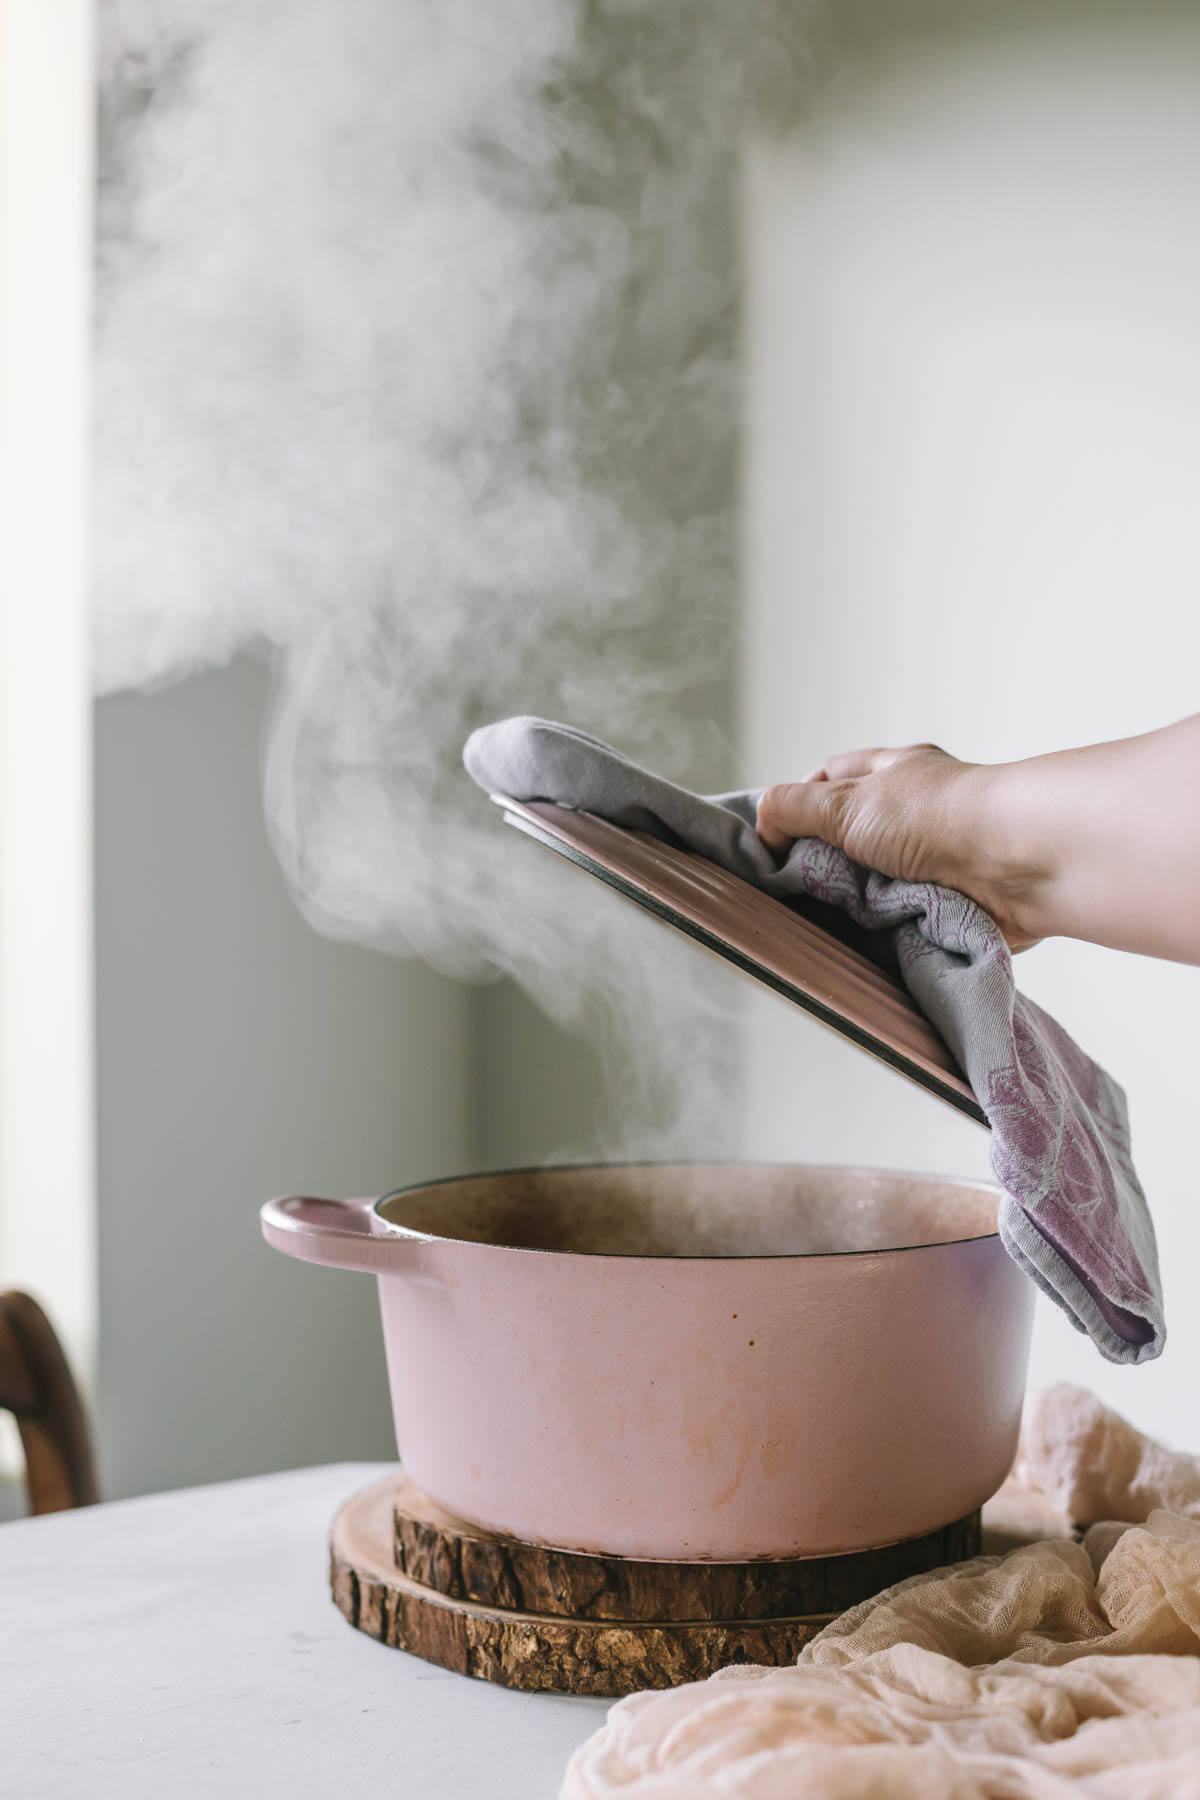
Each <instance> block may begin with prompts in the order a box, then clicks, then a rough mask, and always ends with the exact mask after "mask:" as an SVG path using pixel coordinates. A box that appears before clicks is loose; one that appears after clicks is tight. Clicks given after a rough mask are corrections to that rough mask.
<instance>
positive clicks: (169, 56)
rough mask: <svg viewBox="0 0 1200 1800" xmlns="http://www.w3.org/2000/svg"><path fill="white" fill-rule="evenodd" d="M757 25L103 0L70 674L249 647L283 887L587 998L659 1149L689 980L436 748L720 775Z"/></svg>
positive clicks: (480, 966)
mask: <svg viewBox="0 0 1200 1800" xmlns="http://www.w3.org/2000/svg"><path fill="white" fill-rule="evenodd" d="M780 10H781V16H783V17H785V18H786V19H787V20H788V21H789V25H788V31H789V32H791V33H792V34H793V36H792V37H789V36H788V32H784V31H781V30H779V29H776V28H775V27H774V26H773V23H772V20H771V18H770V17H769V13H768V9H764V8H756V7H755V6H753V5H751V4H748V0H665V3H664V0H625V3H621V0H593V3H583V0H577V3H575V4H570V3H568V0H249V3H247V0H108V3H107V4H106V5H102V19H101V38H102V83H103V95H104V118H103V133H102V150H103V182H102V192H101V257H100V319H99V348H98V370H97V393H96V411H97V420H98V440H99V441H98V452H97V464H98V481H99V493H98V508H97V603H96V620H97V627H96V667H97V673H98V682H99V686H100V688H101V690H102V691H111V690H114V689H117V688H123V687H131V686H147V685H152V684H157V683H162V682H164V681H169V680H174V679H178V678H180V677H181V676H184V675H186V674H188V673H190V672H192V671H195V670H197V669H200V668H202V667H204V666H206V665H212V664H215V663H220V662H224V661H226V660H227V659H228V658H230V657H231V656H233V655H234V654H235V653H237V652H238V651H240V650H242V649H245V648H250V647H258V648H260V649H261V648H264V647H265V648H266V650H267V651H268V652H269V653H270V654H271V656H272V658H273V662H274V668H275V673H276V685H275V692H276V700H275V711H274V718H273V722H272V726H271V732H270V740H269V751H268V756H267V762H266V780H265V796H266V807H267V816H268V822H269V827H270V831H271V835H272V839H273V841H274V844H275V847H276V850H277V853H278V855H279V857H280V860H281V862H282V864H283V866H284V869H285V871H286V873H287V876H288V879H289V881H290V883H291V886H292V889H293V891H294V893H295V896H296V899H297V901H298V903H299V904H300V906H301V907H302V908H303V910H304V911H305V913H306V915H307V916H308V917H309V918H310V919H311V920H312V921H313V923H314V924H316V925H317V926H318V927H319V928H320V929H322V930H324V931H326V932H330V933H333V934H336V935H341V936H347V937H353V938H356V939H359V940H361V941H363V942H367V943H373V944H378V945H383V946H386V947H388V948H392V949H396V950H401V951H415V952H418V953H420V954H421V955H423V956H426V957H428V958H430V959H431V960H433V961H434V962H436V963H437V964H438V965H439V966H441V967H443V968H446V969H449V970H451V971H454V972H458V973H463V974H469V975H478V974H480V973H485V972H487V971H489V970H498V969H499V970H506V971H510V972H512V973H514V974H515V975H516V976H517V977H518V979H520V980H521V981H522V982H523V983H524V984H525V985H526V986H527V987H528V988H529V989H530V990H531V991H532V992H533V994H534V996H535V998H537V999H538V1000H539V1001H540V1003H541V1004H543V1005H544V1006H547V1007H548V1008H549V1009H550V1010H551V1011H553V1012H554V1013H555V1014H556V1015H557V1016H558V1017H560V1018H563V1019H571V1018H574V1017H577V1016H580V1014H581V1012H582V1010H584V1009H586V1010H588V1011H589V1013H591V1012H594V1009H595V1005H596V997H597V995H598V994H599V995H602V996H603V1002H602V1004H603V1007H605V1008H606V1009H607V1018H608V1023H609V1026H610V1027H612V1028H614V1029H615V1031H616V1037H615V1038H613V1037H612V1036H611V1032H610V1043H612V1044H616V1045H618V1046H619V1047H620V1050H621V1056H622V1059H623V1060H626V1061H627V1062H628V1063H629V1067H630V1068H631V1070H632V1072H633V1074H634V1076H635V1084H641V1085H645V1084H646V1083H647V1082H648V1081H649V1077H650V1073H651V1072H653V1076H654V1084H655V1090H656V1097H655V1106H656V1109H658V1108H659V1107H661V1105H662V1103H663V1098H664V1096H663V1083H664V1082H665V1083H666V1085H667V1087H668V1088H669V1089H671V1090H672V1093H671V1094H670V1095H668V1098H669V1099H671V1101H672V1106H671V1107H670V1108H668V1110H673V1111H674V1113H675V1117H676V1120H677V1123H678V1125H679V1130H680V1133H681V1134H682V1135H684V1136H686V1137H687V1138H688V1139H689V1141H690V1142H691V1143H692V1144H693V1146H695V1145H697V1144H698V1143H700V1142H703V1141H704V1132H703V1131H702V1130H701V1131H699V1133H698V1124H697V1121H698V1119H699V1117H700V1116H701V1115H702V1114H704V1113H707V1112H709V1111H710V1110H711V1105H712V1100H711V1085H710V1083H708V1082H704V1081H702V1080H701V1079H700V1077H701V1076H702V1075H703V1074H704V1073H705V1071H707V1072H708V1074H709V1076H712V1075H713V1073H714V1072H719V1071H720V1070H721V1068H722V1061H723V1054H724V1053H723V1052H722V1050H721V1048H720V1045H721V1040H722V1038H723V1036H724V1034H723V1033H722V1032H721V1030H720V1021H719V1016H718V1015H719V1008H718V1007H717V1006H716V1005H715V1003H714V1000H713V997H712V994H711V992H710V991H709V990H707V989H704V988H703V984H701V986H700V987H699V988H698V987H697V984H696V980H695V970H694V968H693V966H692V964H691V962H690V961H689V962H687V963H686V965H685V966H684V971H683V973H682V975H681V969H680V964H679V961H678V959H677V958H676V957H675V956H669V955H667V950H668V948H669V947H668V946H667V945H666V944H665V942H664V939H663V936H662V934H659V933H655V932H652V931H650V930H649V928H647V927H646V926H644V924H643V923H642V922H641V921H639V920H638V919H637V918H636V916H635V915H633V914H632V913H631V912H630V913H628V915H627V910H626V909H624V908H622V907H621V906H619V905H618V904H616V903H614V902H612V901H611V900H607V901H606V900H605V897H604V896H603V894H600V895H598V896H597V898H596V900H595V902H594V903H592V902H591V901H590V896H585V893H584V889H585V887H586V884H585V883H584V882H583V881H582V879H581V878H578V877H574V876H572V875H570V874H565V873H564V875H563V876H562V877H560V876H559V872H558V871H557V869H556V868H555V867H554V866H553V865H552V864H551V862H550V859H549V858H548V857H547V856H544V855H542V854H540V853H539V852H537V851H536V850H534V849H533V848H531V847H530V846H527V845H525V844H517V843H512V842H510V841H509V838H508V834H506V833H504V832H503V831H502V829H501V827H500V826H499V824H498V821H497V819H496V817H495V816H494V810H493V809H492V808H490V807H489V806H488V805H487V803H486V801H485V800H484V799H483V798H482V796H480V795H479V794H478V793H477V792H476V791H475V790H474V789H473V788H472V787H471V786H470V784H469V783H468V782H467V780H466V778H465V777H464V776H463V775H462V773H461V770H460V767H459V752H460V748H461V745H462V742H463V740H464V738H465V737H466V735H467V733H468V731H469V730H470V729H471V728H472V727H473V726H474V725H476V724H478V723H480V722H481V721H483V720H485V719H489V718H494V717H498V716H500V715H502V714H504V713H508V712H535V713H540V714H544V715H550V716H561V717H564V718H567V719H570V720H571V721H573V722H574V723H576V724H578V725H580V726H583V727H585V728H588V729H590V730H593V731H596V732H599V733H600V734H601V735H604V736H607V737H610V738H613V739H615V740H616V741H617V742H619V743H620V744H621V745H622V747H623V748H625V749H626V750H628V751H630V752H632V753H633V754H635V755H640V756H643V757H645V758H648V759H650V760H652V761H654V762H655V763H657V764H658V766H660V767H661V768H663V769H664V771H666V772H668V773H672V774H674V775H676V776H679V777H681V778H684V779H689V778H690V779H696V778H697V777H701V778H704V779H708V780H714V781H724V780H726V779H729V780H731V779H732V778H733V775H734V770H733V769H732V768H730V767H728V766H726V765H727V761H728V732H727V727H726V724H725V721H727V720H728V718H729V716H730V713H729V707H730V692H731V684H730V671H731V665H732V662H733V658H734V654H735V650H734V634H733V628H732V604H733V594H734V587H735V579H736V575H735V542H736V518H735V511H736V507H735V499H736V487H737V478H736V467H737V452H738V412H739V400H738V315H739V304H738V302H739V282H740V267H739V265H740V255H739V243H738V232H739V220H738V187H739V164H740V144H741V139H742V135H743V128H744V121H745V113H746V108H747V105H748V104H751V101H750V99H749V96H750V95H751V94H752V93H754V94H756V95H758V96H759V99H758V100H756V101H754V102H753V103H754V104H761V103H762V100H761V96H762V95H763V94H764V93H768V94H769V95H770V96H772V97H773V100H774V102H775V103H777V102H778V97H779V96H780V95H781V94H783V95H785V96H786V95H787V94H788V93H790V91H791V90H792V87H793V85H794V81H795V73H796V69H797V67H798V60H797V57H796V50H795V41H794V37H795V34H796V32H797V29H798V27H797V20H796V14H797V13H798V12H799V11H800V10H801V9H800V7H799V6H798V5H795V4H793V5H781V9H780ZM764 77H765V79H764ZM585 899H586V900H588V902H589V903H588V904H585ZM616 967H619V968H621V969H622V970H623V972H624V981H623V983H622V985H621V986H620V988H614V987H611V986H609V984H608V981H607V977H608V974H609V972H610V971H611V970H613V969H614V968H616ZM672 1039H673V1040H675V1041H677V1042H685V1043H686V1044H687V1045H688V1055H687V1059H686V1062H685V1064H684V1066H682V1067H681V1066H680V1060H679V1059H678V1058H667V1057H666V1055H665V1053H664V1045H665V1044H666V1043H667V1042H668V1041H670V1040H672ZM685 1091H686V1092H689V1093H692V1094H693V1095H694V1096H695V1097H696V1105H695V1107H693V1108H683V1109H682V1110H681V1109H680V1105H679V1101H680V1097H681V1096H682V1094H683V1093H684V1092H685Z"/></svg>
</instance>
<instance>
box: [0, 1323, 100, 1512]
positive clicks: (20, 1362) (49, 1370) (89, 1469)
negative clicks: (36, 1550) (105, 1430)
mask: <svg viewBox="0 0 1200 1800" xmlns="http://www.w3.org/2000/svg"><path fill="white" fill-rule="evenodd" d="M0 1407H3V1408H4V1409H5V1411H7V1412H10V1413H12V1414H13V1416H14V1417H15V1419H16V1421H17V1429H18V1430H19V1431H20V1433H21V1445H22V1448H23V1450H24V1452H25V1477H26V1485H27V1487H28V1490H29V1510H30V1512H33V1513H49V1512H64V1511H66V1510H67V1508H69V1507H73V1506H91V1505H93V1504H94V1503H95V1502H96V1501H97V1500H98V1499H99V1498H100V1491H99V1486H98V1484H97V1480H96V1461H95V1456H94V1454H93V1451H92V1435H91V1430H90V1428H89V1426H88V1419H87V1414H86V1412H85V1411H84V1406H83V1402H82V1400H81V1399H80V1397H79V1389H78V1388H77V1387H76V1385H75V1380H74V1377H73V1376H72V1374H71V1369H70V1365H69V1364H68V1362H67V1359H66V1356H65V1355H64V1354H63V1348H62V1345H61V1344H60V1343H59V1341H58V1338H57V1336H56V1334H55V1331H54V1327H53V1326H52V1325H51V1323H50V1321H49V1319H48V1318H47V1317H46V1315H45V1313H44V1312H43V1311H42V1309H41V1307H40V1306H39V1305H38V1303H37V1301H36V1300H34V1299H33V1298H32V1297H31V1296H30V1295H29V1294H21V1293H16V1292H10V1293H4V1294H0Z"/></svg>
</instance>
